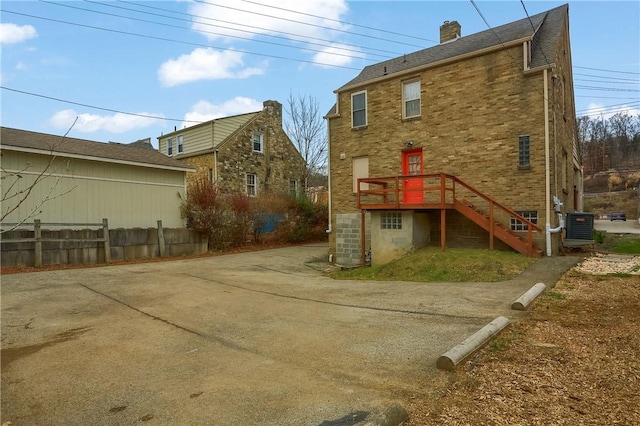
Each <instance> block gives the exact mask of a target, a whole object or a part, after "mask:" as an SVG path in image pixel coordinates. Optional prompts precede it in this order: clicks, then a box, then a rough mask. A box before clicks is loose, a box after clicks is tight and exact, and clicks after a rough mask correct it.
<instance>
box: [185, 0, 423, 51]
mask: <svg viewBox="0 0 640 426" xmlns="http://www.w3.org/2000/svg"><path fill="white" fill-rule="evenodd" d="M193 1H194V2H195V3H202V4H206V5H209V6H214V7H221V8H223V9H230V10H236V11H238V12H244V13H249V14H252V15H258V16H264V17H267V18H273V19H278V20H281V21H287V22H293V23H295V24H302V25H307V26H310V27H314V28H321V29H325V30H327V29H328V30H331V31H336V32H339V33H344V34H351V35H356V36H359V37H367V38H371V39H375V40H382V41H387V42H388V41H391V40H389V39H386V38H382V37H375V36H371V35H368V34H360V33H355V32H353V31H347V30H340V29H336V28H329V27H325V26H322V25H317V24H312V23H309V22H302V21H296V20H295V19H288V18H283V17H281V16H275V15H269V14H267V13H260V12H254V11H251V10H246V9H240V8H237V7H231V6H223V5H220V4H215V3H211V2H208V1H204V0H193ZM393 42H394V43H397V44H402V45H405V46H412V47H419V48H424V46H420V45H416V44H411V43H405V42H402V41H393Z"/></svg>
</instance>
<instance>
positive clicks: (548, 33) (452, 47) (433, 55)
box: [336, 4, 568, 92]
mask: <svg viewBox="0 0 640 426" xmlns="http://www.w3.org/2000/svg"><path fill="white" fill-rule="evenodd" d="M567 15H568V5H567V4H565V5H562V6H559V7H556V8H555V9H551V10H549V11H546V12H542V13H539V14H537V15H533V16H531V18H530V19H531V20H529V18H524V19H520V20H519V21H515V22H511V23H509V24H505V25H501V26H499V27H495V28H493V30H486V31H482V32H479V33H475V34H471V35H469V36H466V37H461V38H459V39H457V40H455V41H451V42H447V43H443V44H439V45H437V46H433V47H430V48H427V49H423V50H419V51H417V52H413V53H409V54H406V55H403V56H400V57H397V58H394V59H390V60H388V61H384V62H379V63H377V64H373V65H369V66H367V67H365V68H364V69H363V70H362V71H361V72H360V74H358V75H357V76H356V77H355V78H354V79H352V80H351V81H349V82H348V83H347V84H345V85H343V86H342V87H340V88H339V89H338V90H337V91H336V92H340V91H342V90H344V89H347V88H350V87H352V86H358V85H361V84H363V83H366V82H368V81H369V80H373V79H377V78H380V77H384V76H385V75H387V76H390V75H392V74H395V73H399V72H402V71H407V70H410V69H413V68H417V67H420V66H425V65H429V64H432V63H436V62H439V61H443V60H446V59H452V58H455V57H458V56H462V55H466V54H470V53H473V52H476V51H479V50H483V49H487V48H490V47H494V46H498V45H500V44H505V43H509V42H511V41H515V40H519V39H523V38H527V37H531V35H533V34H534V28H535V29H536V30H537V33H536V35H535V37H534V43H533V45H534V49H533V52H532V58H531V67H532V68H536V67H539V66H543V65H545V64H549V63H551V62H553V60H554V58H555V57H556V55H555V49H556V48H557V45H558V40H559V37H560V33H561V30H562V26H563V25H564V22H565V19H566V16H567ZM385 71H386V74H385Z"/></svg>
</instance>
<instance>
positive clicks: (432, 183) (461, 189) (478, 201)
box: [356, 173, 542, 247]
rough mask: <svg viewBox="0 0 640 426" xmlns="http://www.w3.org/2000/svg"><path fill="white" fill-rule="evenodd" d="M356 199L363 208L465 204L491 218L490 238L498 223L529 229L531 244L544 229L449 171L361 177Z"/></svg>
mask: <svg viewBox="0 0 640 426" xmlns="http://www.w3.org/2000/svg"><path fill="white" fill-rule="evenodd" d="M356 199H357V206H358V209H360V210H421V209H423V210H428V209H440V210H445V209H456V208H457V207H458V208H459V207H461V206H464V205H466V206H469V207H472V208H473V209H475V210H476V211H478V212H482V214H483V215H484V217H485V218H486V219H487V220H488V221H489V222H488V223H489V224H490V225H489V229H488V230H489V234H490V237H491V238H490V240H491V241H493V235H494V230H495V226H496V224H502V225H503V227H504V228H506V229H509V228H510V227H511V225H512V224H515V225H516V226H517V228H519V230H521V231H525V230H526V232H527V238H526V240H527V242H528V245H529V246H530V247H533V232H534V231H535V232H542V229H541V228H540V227H538V226H537V225H536V224H535V223H533V222H531V221H530V220H528V219H527V218H524V217H522V216H521V215H520V214H519V213H517V212H515V211H514V210H512V209H510V208H509V207H507V206H506V205H504V204H502V203H500V202H499V201H497V200H495V199H493V198H492V197H490V196H488V195H486V194H484V193H482V192H481V191H479V190H478V189H476V188H474V187H472V186H471V185H469V184H467V183H466V182H464V181H462V180H461V179H459V178H458V177H456V176H454V175H450V174H446V173H437V174H421V175H410V176H408V175H400V176H385V177H372V178H360V179H358V184H357V193H356ZM459 210H462V209H461V208H459Z"/></svg>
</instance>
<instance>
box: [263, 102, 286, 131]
mask: <svg viewBox="0 0 640 426" xmlns="http://www.w3.org/2000/svg"><path fill="white" fill-rule="evenodd" d="M262 106H263V111H267V112H268V113H269V114H271V115H273V116H274V117H275V119H276V120H277V121H278V122H279V123H280V127H282V104H281V103H280V102H278V101H264V102H263V103H262Z"/></svg>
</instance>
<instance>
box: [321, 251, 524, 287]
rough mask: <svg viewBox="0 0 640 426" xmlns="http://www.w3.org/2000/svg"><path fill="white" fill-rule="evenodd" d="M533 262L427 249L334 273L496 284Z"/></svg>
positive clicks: (345, 277)
mask: <svg viewBox="0 0 640 426" xmlns="http://www.w3.org/2000/svg"><path fill="white" fill-rule="evenodd" d="M535 260H536V259H534V258H530V257H526V256H524V255H521V254H519V253H514V252H508V251H500V250H482V249H464V248H455V249H454V248H450V249H447V250H444V251H443V250H441V249H440V248H439V247H426V248H422V249H419V250H416V251H415V252H413V253H411V254H407V255H405V256H403V257H402V258H400V259H397V260H394V261H392V262H389V263H386V264H384V265H378V266H373V267H365V268H356V269H350V270H343V271H334V272H332V273H331V274H330V276H331V277H332V278H335V279H342V280H376V281H420V282H470V281H477V282H496V281H505V280H508V279H510V278H513V277H514V276H516V275H518V274H520V273H521V272H522V271H524V270H525V269H526V268H527V267H528V266H529V265H531V264H532V263H534V262H535Z"/></svg>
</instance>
